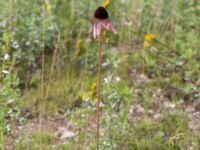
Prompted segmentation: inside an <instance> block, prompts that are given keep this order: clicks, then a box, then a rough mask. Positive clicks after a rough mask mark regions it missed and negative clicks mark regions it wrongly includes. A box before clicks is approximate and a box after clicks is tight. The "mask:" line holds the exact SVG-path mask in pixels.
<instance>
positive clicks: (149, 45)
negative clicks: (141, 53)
mask: <svg viewBox="0 0 200 150" xmlns="http://www.w3.org/2000/svg"><path fill="white" fill-rule="evenodd" d="M144 47H146V48H150V47H151V43H150V42H149V41H146V40H145V41H144Z"/></svg>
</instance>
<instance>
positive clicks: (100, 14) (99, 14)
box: [94, 6, 109, 19]
mask: <svg viewBox="0 0 200 150" xmlns="http://www.w3.org/2000/svg"><path fill="white" fill-rule="evenodd" d="M94 17H95V18H96V19H108V17H109V16H108V12H107V10H106V9H105V8H104V7H102V6H100V7H99V8H97V10H96V11H95V13H94Z"/></svg>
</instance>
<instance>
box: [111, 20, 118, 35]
mask: <svg viewBox="0 0 200 150" xmlns="http://www.w3.org/2000/svg"><path fill="white" fill-rule="evenodd" d="M110 26H111V30H112V32H113V33H114V34H115V35H116V34H117V30H116V29H115V27H114V25H113V24H112V23H110Z"/></svg>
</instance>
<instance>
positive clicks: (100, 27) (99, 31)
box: [97, 21, 102, 36]
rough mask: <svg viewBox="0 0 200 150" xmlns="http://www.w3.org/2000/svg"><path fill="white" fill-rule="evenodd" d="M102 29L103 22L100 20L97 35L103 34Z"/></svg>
mask: <svg viewBox="0 0 200 150" xmlns="http://www.w3.org/2000/svg"><path fill="white" fill-rule="evenodd" d="M101 29H102V22H101V21H99V22H98V23H97V36H99V35H100V34H101Z"/></svg>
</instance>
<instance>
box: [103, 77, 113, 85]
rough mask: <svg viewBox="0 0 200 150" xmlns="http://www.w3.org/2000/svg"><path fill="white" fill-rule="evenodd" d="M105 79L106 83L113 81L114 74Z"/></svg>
mask: <svg viewBox="0 0 200 150" xmlns="http://www.w3.org/2000/svg"><path fill="white" fill-rule="evenodd" d="M103 80H104V82H105V84H108V83H110V82H111V80H112V76H108V77H105V78H104V79H103Z"/></svg>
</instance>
